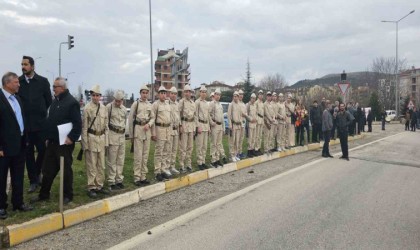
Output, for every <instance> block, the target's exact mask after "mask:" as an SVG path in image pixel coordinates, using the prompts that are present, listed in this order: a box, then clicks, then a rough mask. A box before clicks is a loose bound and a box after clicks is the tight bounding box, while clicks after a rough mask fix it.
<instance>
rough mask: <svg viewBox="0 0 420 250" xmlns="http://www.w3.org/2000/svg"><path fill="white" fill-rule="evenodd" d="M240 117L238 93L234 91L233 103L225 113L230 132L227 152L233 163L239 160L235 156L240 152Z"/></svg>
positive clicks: (240, 108)
mask: <svg viewBox="0 0 420 250" xmlns="http://www.w3.org/2000/svg"><path fill="white" fill-rule="evenodd" d="M242 115H243V113H242V107H241V105H240V104H239V93H238V91H235V92H233V101H232V102H231V103H230V104H229V106H228V113H227V117H228V124H229V130H230V136H229V151H230V155H231V157H232V161H233V162H235V161H239V160H240V159H239V158H238V157H237V155H238V153H239V152H240V150H241V148H240V147H241V141H240V139H241V131H242V130H241V129H242Z"/></svg>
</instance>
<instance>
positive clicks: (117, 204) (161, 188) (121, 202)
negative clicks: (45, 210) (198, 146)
mask: <svg viewBox="0 0 420 250" xmlns="http://www.w3.org/2000/svg"><path fill="white" fill-rule="evenodd" d="M364 137H365V134H361V135H357V136H355V137H349V141H353V140H356V139H361V138H364ZM339 143H340V140H339V139H336V140H332V141H330V145H336V144H339ZM322 145H323V142H321V143H313V144H309V145H305V146H300V147H294V148H292V149H289V150H286V151H282V152H274V153H272V154H269V155H267V154H264V155H261V156H258V157H254V158H248V159H244V160H241V161H238V162H232V163H229V164H225V165H224V166H223V167H221V168H211V169H207V170H202V171H197V172H194V173H190V174H189V175H186V176H183V177H180V178H177V179H172V180H169V181H167V182H159V183H156V184H153V185H149V186H146V187H142V188H139V189H136V190H133V191H130V192H127V193H123V194H120V195H116V196H113V197H110V198H106V199H104V200H99V201H95V202H92V203H89V204H86V205H83V206H80V207H77V208H74V209H70V210H66V211H64V212H63V214H61V213H53V214H49V215H45V216H43V217H40V218H36V219H33V220H31V221H28V222H25V223H22V224H17V225H11V226H7V227H0V238H1V239H0V240H1V244H0V247H9V246H15V245H17V244H20V243H22V242H25V241H28V240H31V239H34V238H36V237H39V236H43V235H46V234H49V233H52V232H55V231H59V230H61V229H63V228H67V227H70V226H73V225H76V224H79V223H82V222H85V221H88V220H90V219H93V218H96V217H98V216H101V215H104V214H107V213H111V212H113V211H116V210H119V209H122V208H125V207H128V206H131V205H134V204H136V203H139V202H141V201H144V200H147V199H151V198H153V197H156V196H159V195H161V194H164V193H167V192H172V191H174V190H177V189H180V188H183V187H186V186H190V185H194V184H196V183H198V182H202V181H205V180H208V179H211V178H214V177H217V176H219V175H223V174H227V173H230V172H233V171H237V170H241V169H244V168H247V167H251V166H254V165H256V164H259V163H263V162H266V161H271V160H275V159H278V158H284V157H286V156H289V155H295V154H299V153H304V152H307V151H312V150H318V149H320V148H321V147H322Z"/></svg>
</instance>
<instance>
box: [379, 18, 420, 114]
mask: <svg viewBox="0 0 420 250" xmlns="http://www.w3.org/2000/svg"><path fill="white" fill-rule="evenodd" d="M413 13H414V10H412V11H410V13H408V14H407V15H405V16H403V17H402V18H400V19H399V20H398V21H386V20H384V21H382V22H383V23H395V28H396V29H395V31H396V32H395V34H396V37H395V111H396V114H397V117H399V113H400V110H399V107H398V106H399V105H398V104H399V100H398V99H399V98H398V88H399V84H398V80H399V79H398V74H399V67H398V66H399V65H398V64H399V62H398V23H399V22H400V21H401V20H403V19H404V18H406V17H407V16H409V15H411V14H413Z"/></svg>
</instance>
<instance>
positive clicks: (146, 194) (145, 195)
mask: <svg viewBox="0 0 420 250" xmlns="http://www.w3.org/2000/svg"><path fill="white" fill-rule="evenodd" d="M137 190H138V191H139V196H140V200H141V201H144V200H147V199H150V198H153V197H155V196H158V195H161V194H164V193H165V191H166V186H165V183H163V182H159V183H156V184H153V185H150V186H147V187H142V188H139V189H137Z"/></svg>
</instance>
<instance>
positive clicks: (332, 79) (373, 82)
mask: <svg viewBox="0 0 420 250" xmlns="http://www.w3.org/2000/svg"><path fill="white" fill-rule="evenodd" d="M381 76H382V77H383V78H385V77H384V76H383V75H381V74H378V73H375V72H369V71H362V72H350V73H347V81H350V83H351V84H352V86H353V87H359V86H371V87H376V86H377V84H378V83H377V82H378V79H380V78H381ZM340 80H341V73H340V74H328V75H325V76H323V77H321V78H317V79H313V80H310V79H305V80H300V81H298V82H296V83H295V84H293V85H292V86H290V88H292V89H296V88H303V87H311V86H314V85H320V86H333V85H334V84H336V83H338V82H340Z"/></svg>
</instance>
